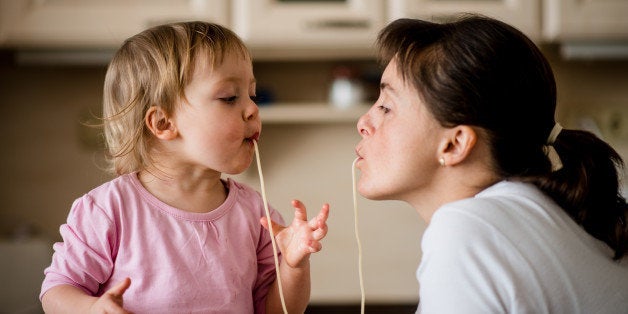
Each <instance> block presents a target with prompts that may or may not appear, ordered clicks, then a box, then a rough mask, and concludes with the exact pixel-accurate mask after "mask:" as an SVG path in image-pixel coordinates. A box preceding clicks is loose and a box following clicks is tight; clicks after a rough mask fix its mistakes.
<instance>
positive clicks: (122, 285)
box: [106, 277, 131, 298]
mask: <svg viewBox="0 0 628 314" xmlns="http://www.w3.org/2000/svg"><path fill="white" fill-rule="evenodd" d="M130 286H131V279H130V278H129V277H126V278H124V279H123V280H122V281H120V282H119V283H118V284H116V285H115V286H113V287H112V288H111V289H109V290H107V292H106V293H108V294H110V295H112V296H114V297H118V298H122V295H123V294H124V292H126V290H127V289H128V288H129V287H130Z"/></svg>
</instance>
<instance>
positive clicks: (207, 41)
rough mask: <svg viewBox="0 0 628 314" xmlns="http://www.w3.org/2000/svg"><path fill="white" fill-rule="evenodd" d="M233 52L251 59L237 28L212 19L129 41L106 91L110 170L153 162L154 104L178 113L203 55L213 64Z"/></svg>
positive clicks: (109, 75) (113, 67)
mask: <svg viewBox="0 0 628 314" xmlns="http://www.w3.org/2000/svg"><path fill="white" fill-rule="evenodd" d="M227 53H237V54H239V55H241V56H242V57H243V58H245V59H248V60H251V57H250V53H249V51H248V49H247V48H246V46H245V45H244V43H243V42H242V40H241V39H240V38H239V37H238V36H237V35H236V34H235V33H234V32H232V31H231V30H229V29H227V28H225V27H223V26H220V25H217V24H212V23H207V22H181V23H172V24H166V25H160V26H156V27H153V28H150V29H147V30H145V31H143V32H141V33H139V34H137V35H135V36H133V37H130V38H129V39H127V40H126V41H125V42H124V43H123V45H122V47H120V49H118V51H117V52H116V53H115V55H114V56H113V59H112V60H111V62H110V64H109V67H108V69H107V74H106V76H105V84H104V91H103V116H104V134H105V140H106V144H107V151H108V162H109V169H108V170H109V171H111V172H113V173H116V174H118V175H120V174H125V173H130V172H134V171H139V170H143V169H146V167H147V166H149V165H150V164H151V163H152V160H151V156H150V151H151V149H150V148H151V139H152V133H151V132H150V130H148V128H147V127H146V125H145V122H144V116H145V114H146V111H147V110H148V109H149V108H150V107H152V106H158V107H161V108H162V109H163V110H164V111H165V112H166V113H168V114H172V113H173V110H174V109H175V105H176V104H177V103H178V101H179V100H181V99H184V98H185V95H184V88H185V86H186V85H187V84H188V83H189V82H190V80H191V77H192V75H193V73H194V66H195V64H196V61H197V59H198V58H199V57H202V58H207V59H205V60H208V61H209V62H210V64H211V66H212V67H214V66H216V65H219V64H221V63H222V60H223V57H224V55H225V54H227Z"/></svg>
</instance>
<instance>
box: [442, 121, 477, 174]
mask: <svg viewBox="0 0 628 314" xmlns="http://www.w3.org/2000/svg"><path fill="white" fill-rule="evenodd" d="M447 133H448V136H447V137H446V138H445V140H444V141H443V142H442V143H441V145H440V146H439V157H438V158H439V162H440V163H441V165H443V166H453V165H456V164H458V163H461V162H463V161H464V160H465V159H466V158H467V157H468V156H469V155H470V154H471V152H472V151H473V148H474V147H475V144H476V142H477V139H478V137H477V133H476V132H475V130H474V129H473V128H472V127H470V126H467V125H458V126H456V127H454V128H452V129H450V130H447Z"/></svg>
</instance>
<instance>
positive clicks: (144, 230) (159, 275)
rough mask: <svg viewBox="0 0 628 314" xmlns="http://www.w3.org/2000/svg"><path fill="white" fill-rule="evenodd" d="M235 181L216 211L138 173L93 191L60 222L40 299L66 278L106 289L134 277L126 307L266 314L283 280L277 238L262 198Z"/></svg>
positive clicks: (96, 291) (96, 290) (97, 290)
mask: <svg viewBox="0 0 628 314" xmlns="http://www.w3.org/2000/svg"><path fill="white" fill-rule="evenodd" d="M227 184H228V186H229V194H228V196H227V199H226V200H225V202H224V203H223V204H222V205H221V206H220V207H218V208H216V209H215V210H213V211H211V212H209V213H190V212H185V211H182V210H179V209H176V208H174V207H171V206H169V205H167V204H165V203H163V202H161V201H159V200H158V199H157V198H156V197H154V196H153V195H152V194H150V193H149V192H148V191H147V190H146V189H145V188H144V187H143V186H142V185H141V183H140V182H139V180H138V178H137V174H136V173H132V174H127V175H123V176H120V177H118V178H116V179H114V180H112V181H110V182H107V183H105V184H103V185H101V186H100V187H98V188H96V189H94V190H92V191H90V192H89V193H87V194H86V195H84V196H83V197H81V198H79V199H77V200H76V201H75V202H74V204H73V205H72V209H71V211H70V214H69V216H68V221H67V223H66V224H64V225H62V226H61V228H60V231H61V235H62V237H63V242H59V243H56V244H55V245H54V250H55V253H54V255H53V256H52V264H51V265H50V267H48V268H46V270H45V271H44V274H45V278H44V282H43V284H42V290H41V294H40V298H41V296H43V295H44V293H46V291H47V290H48V289H50V288H52V287H54V286H56V285H60V284H69V285H73V286H75V287H78V288H81V289H83V290H84V291H85V292H86V293H88V294H90V295H94V296H99V295H101V294H102V293H104V292H105V291H106V290H108V289H109V288H111V287H112V286H113V285H115V284H117V283H118V282H120V281H121V280H122V279H124V278H125V277H130V278H131V286H130V287H129V289H128V290H127V291H126V293H125V294H124V307H125V308H126V309H127V310H130V311H132V312H135V313H253V312H255V313H263V312H264V303H265V300H266V294H267V292H268V289H269V286H270V284H271V283H272V282H273V281H274V280H275V267H274V258H273V251H272V244H271V240H270V237H269V234H268V232H267V231H266V229H264V228H263V227H262V226H261V224H260V222H259V220H260V218H261V217H263V216H264V215H265V214H264V207H263V201H262V198H261V196H260V195H259V193H258V192H256V191H255V190H253V189H252V188H250V187H248V186H246V185H243V184H240V183H238V182H235V181H233V180H228V183H227ZM271 215H272V218H273V220H275V221H277V222H280V223H282V224H283V219H282V218H281V215H280V214H279V213H278V212H276V211H274V210H273V209H271Z"/></svg>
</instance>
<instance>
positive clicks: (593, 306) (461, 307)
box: [356, 15, 628, 313]
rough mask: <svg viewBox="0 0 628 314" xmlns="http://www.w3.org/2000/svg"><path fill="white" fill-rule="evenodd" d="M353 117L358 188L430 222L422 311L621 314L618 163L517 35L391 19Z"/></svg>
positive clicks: (623, 236) (464, 21) (486, 24)
mask: <svg viewBox="0 0 628 314" xmlns="http://www.w3.org/2000/svg"><path fill="white" fill-rule="evenodd" d="M378 47H379V52H380V56H381V60H382V61H383V64H386V65H387V66H386V69H385V71H384V73H383V75H382V79H381V85H380V88H381V91H380V96H379V99H378V100H377V102H376V103H375V104H374V105H373V107H372V108H371V109H370V110H369V111H368V112H367V113H366V114H365V115H364V116H362V117H361V118H360V120H359V122H358V131H359V133H360V135H361V136H362V140H361V141H360V143H359V144H358V145H357V147H356V153H357V155H358V161H357V163H356V167H358V168H359V169H360V170H361V177H360V180H359V182H358V191H359V192H360V194H362V195H363V196H365V197H367V198H369V199H375V200H382V199H394V200H402V201H405V202H407V203H409V204H410V205H412V206H413V207H414V208H415V209H416V210H417V212H418V213H419V215H420V216H421V217H422V218H423V219H424V220H425V221H426V222H427V223H428V227H427V229H426V231H425V233H424V235H423V239H422V251H423V257H422V260H421V264H420V265H419V268H418V270H417V273H416V275H417V279H418V281H419V285H420V291H419V296H420V301H419V309H418V311H419V312H423V313H506V312H507V313H628V263H626V262H625V259H624V260H623V261H622V257H624V255H625V254H626V249H627V245H628V226H627V225H626V217H627V212H628V206H627V204H626V200H625V199H624V198H623V197H622V196H621V195H620V193H619V172H618V170H621V169H623V161H622V159H621V158H620V156H619V155H618V154H617V153H616V152H615V150H613V149H612V148H611V147H610V146H609V145H607V144H606V143H604V142H603V141H601V140H600V139H598V138H596V137H595V136H594V135H593V134H591V133H589V132H585V131H579V130H566V129H562V127H561V126H560V125H559V124H558V123H556V121H555V120H554V115H555V107H556V85H555V81H554V77H553V74H552V70H551V68H550V66H549V64H548V62H547V60H546V59H545V58H544V56H543V55H542V53H541V52H540V51H539V49H538V48H537V47H536V46H535V45H534V44H533V43H532V42H531V41H530V40H529V39H528V38H527V37H526V36H525V35H524V34H522V33H521V32H520V31H518V30H516V29H515V28H513V27H511V26H509V25H507V24H505V23H502V22H500V21H496V20H493V19H490V18H487V17H482V16H473V15H468V16H464V17H462V18H460V19H459V20H457V21H454V22H451V23H445V24H435V23H430V22H425V21H419V20H410V19H401V20H397V21H395V22H393V23H391V24H390V25H388V26H387V27H386V28H385V29H383V30H382V32H381V33H380V36H379V38H378Z"/></svg>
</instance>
